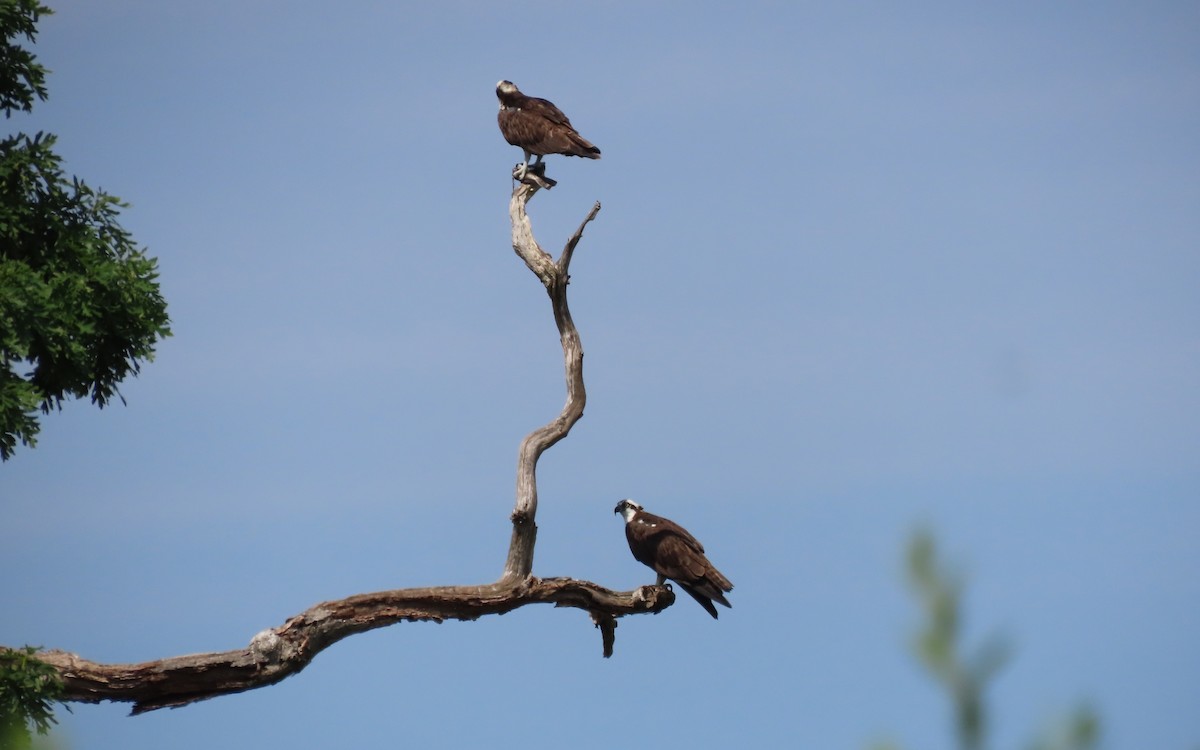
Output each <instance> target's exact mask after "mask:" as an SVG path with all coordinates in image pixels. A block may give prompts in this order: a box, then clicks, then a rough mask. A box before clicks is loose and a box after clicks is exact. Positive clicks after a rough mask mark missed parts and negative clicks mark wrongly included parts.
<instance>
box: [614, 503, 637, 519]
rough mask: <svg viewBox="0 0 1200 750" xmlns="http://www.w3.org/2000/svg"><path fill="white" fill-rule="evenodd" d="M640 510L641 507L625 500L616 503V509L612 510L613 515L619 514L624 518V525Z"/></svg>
mask: <svg viewBox="0 0 1200 750" xmlns="http://www.w3.org/2000/svg"><path fill="white" fill-rule="evenodd" d="M641 509H642V506H640V505H638V504H637V503H635V502H634V501H632V500H630V499H628V498H626V499H624V500H622V501H621V502H619V503H617V507H615V508H613V513H620V514H621V515H622V516H624V518H625V523H629V519H631V518H633V514H634V513H637V512H638V511H639V510H641Z"/></svg>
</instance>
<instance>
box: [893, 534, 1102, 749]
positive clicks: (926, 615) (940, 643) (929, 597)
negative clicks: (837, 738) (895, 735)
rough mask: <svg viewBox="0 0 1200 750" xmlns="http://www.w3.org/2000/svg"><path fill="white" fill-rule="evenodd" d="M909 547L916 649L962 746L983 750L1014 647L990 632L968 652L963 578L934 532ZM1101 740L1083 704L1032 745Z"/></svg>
mask: <svg viewBox="0 0 1200 750" xmlns="http://www.w3.org/2000/svg"><path fill="white" fill-rule="evenodd" d="M906 552H907V555H906V557H907V559H906V573H907V576H908V581H909V585H910V587H911V588H912V591H913V593H914V595H915V596H916V599H917V604H918V606H919V607H920V613H921V618H922V620H921V624H920V625H919V627H918V628H917V632H916V633H915V634H914V635H913V652H914V654H915V655H916V657H917V659H918V661H919V662H920V663H921V665H922V666H923V667H924V668H925V670H926V671H927V672H928V673H929V675H930V676H931V677H933V679H934V681H936V682H937V683H938V685H939V686H940V687H941V688H942V689H943V690H944V691H945V693H946V696H947V697H948V698H949V699H950V704H951V706H952V707H953V711H954V734H955V739H956V740H957V746H958V748H959V750H983V749H984V748H986V747H987V737H988V723H987V717H988V712H987V703H986V700H985V698H986V693H987V687H988V684H989V683H990V682H991V681H992V679H993V678H994V677H995V676H996V675H997V674H998V673H999V672H1000V670H1001V668H1003V667H1004V665H1005V664H1006V663H1007V662H1008V660H1009V656H1010V649H1009V647H1008V645H1007V644H1006V643H1005V642H1004V640H1003V639H1001V638H1000V637H998V636H992V637H990V638H988V639H987V640H985V641H984V642H983V643H982V644H981V645H979V646H978V647H977V648H976V649H975V650H974V651H971V652H969V653H968V652H966V651H965V647H964V646H963V643H962V597H963V588H964V585H963V581H962V579H961V577H960V576H959V575H957V573H956V572H955V571H954V570H952V569H951V568H950V567H949V566H947V565H946V564H945V563H944V562H942V561H941V560H940V559H939V558H938V549H937V540H936V539H935V538H934V536H933V534H932V532H930V531H928V530H920V531H917V532H915V533H914V534H913V535H912V538H911V539H910V540H909V543H908V549H907V551H906ZM1099 739H1100V719H1099V716H1098V715H1097V714H1096V713H1094V712H1093V711H1092V710H1091V709H1090V708H1087V707H1082V708H1078V709H1076V710H1075V712H1074V713H1072V714H1071V715H1070V716H1068V717H1067V718H1066V719H1064V720H1062V721H1060V722H1058V723H1057V724H1055V725H1054V726H1052V727H1050V728H1049V729H1047V730H1045V731H1043V732H1042V733H1041V734H1039V735H1038V736H1037V737H1036V738H1035V739H1034V741H1033V742H1031V743H1030V744H1029V748H1030V750H1091V748H1094V747H1095V746H1096V745H1097V743H1098V742H1099ZM873 747H874V749H875V750H900V746H899V745H897V744H895V743H892V742H886V743H876V744H875V745H874V746H873Z"/></svg>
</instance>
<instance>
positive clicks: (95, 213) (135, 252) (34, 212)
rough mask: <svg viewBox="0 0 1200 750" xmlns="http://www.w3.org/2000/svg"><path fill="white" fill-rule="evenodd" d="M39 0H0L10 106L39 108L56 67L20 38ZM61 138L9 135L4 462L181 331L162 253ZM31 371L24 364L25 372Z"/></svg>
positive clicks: (1, 265)
mask: <svg viewBox="0 0 1200 750" xmlns="http://www.w3.org/2000/svg"><path fill="white" fill-rule="evenodd" d="M48 12H49V10H48V9H47V8H44V7H42V6H40V5H38V4H37V3H36V2H31V1H30V0H0V33H2V36H3V39H4V44H3V46H2V47H0V108H3V109H4V110H5V114H6V115H10V116H11V114H12V111H13V110H15V109H20V110H24V111H29V110H30V109H31V108H32V105H33V100H34V98H35V97H36V98H39V99H44V98H45V96H46V93H45V87H44V85H43V80H44V77H45V70H44V68H42V66H41V65H39V64H37V62H36V61H35V58H34V57H33V55H31V54H30V53H28V52H27V51H25V50H23V49H21V48H20V47H19V46H16V45H14V44H13V43H12V40H13V39H14V38H16V37H18V36H24V37H25V38H26V39H28V40H30V41H32V40H33V39H34V36H35V28H34V25H35V23H36V21H37V19H38V17H39V14H42V13H48ZM54 143H55V138H54V136H53V135H48V134H43V133H38V134H36V135H34V136H33V137H29V136H27V135H22V134H18V135H14V136H9V137H7V138H5V139H4V140H3V141H0V358H2V359H3V362H2V366H0V459H5V460H6V459H8V458H9V457H11V456H12V454H13V451H14V449H15V447H16V444H17V441H18V440H19V441H20V442H21V443H23V444H25V445H29V446H32V445H34V444H35V443H36V435H37V432H38V427H39V425H38V421H37V418H36V412H37V410H38V409H40V410H41V411H42V412H49V411H50V410H51V409H53V408H58V409H61V408H62V404H63V401H64V400H65V399H68V398H83V397H85V396H86V397H90V398H91V400H92V402H93V403H95V404H97V405H98V406H100V407H103V406H105V405H106V404H107V403H108V402H109V401H110V400H111V399H112V398H113V397H114V396H116V397H118V398H119V397H120V392H119V391H118V390H117V385H118V383H120V382H121V381H122V380H124V379H125V378H126V377H128V376H129V375H136V374H137V373H138V372H139V371H140V363H141V361H143V360H146V361H149V360H152V359H153V358H154V345H155V344H156V342H157V341H158V340H159V339H160V338H163V337H165V336H169V335H170V333H171V332H170V328H169V327H168V324H169V322H170V321H169V320H168V318H167V313H166V302H165V301H164V300H163V298H162V295H161V294H160V292H159V286H158V282H157V278H158V272H157V268H156V266H157V261H156V260H155V259H154V258H150V257H147V256H146V254H145V253H144V252H143V251H142V250H140V249H138V247H137V246H136V245H135V244H134V242H133V239H132V237H131V236H130V235H129V233H128V232H126V231H125V230H124V229H123V228H122V227H121V226H120V224H119V223H118V222H117V216H118V213H119V210H120V209H121V208H124V207H125V204H124V203H122V202H121V201H120V199H118V198H117V197H115V196H112V195H109V194H107V193H105V192H103V191H99V190H93V189H92V188H91V187H89V186H88V185H87V184H86V183H84V182H83V181H82V180H80V179H79V178H77V177H71V178H68V177H67V176H66V175H65V174H64V173H63V170H62V166H61V164H62V161H61V159H60V158H59V157H58V156H57V155H56V154H55V153H54V151H53V150H52V147H53V146H54ZM22 371H23V372H22Z"/></svg>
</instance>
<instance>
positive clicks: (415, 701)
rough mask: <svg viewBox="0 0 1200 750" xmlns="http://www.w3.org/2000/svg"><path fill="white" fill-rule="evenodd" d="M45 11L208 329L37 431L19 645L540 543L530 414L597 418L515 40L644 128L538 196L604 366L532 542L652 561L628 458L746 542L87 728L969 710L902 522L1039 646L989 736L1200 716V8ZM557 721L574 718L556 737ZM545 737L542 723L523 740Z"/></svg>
mask: <svg viewBox="0 0 1200 750" xmlns="http://www.w3.org/2000/svg"><path fill="white" fill-rule="evenodd" d="M57 11H58V12H57V14H56V15H55V16H53V17H51V18H48V19H46V20H45V21H44V22H43V23H42V25H41V36H40V39H39V44H38V46H37V52H38V54H39V55H40V58H41V60H42V61H43V62H44V63H45V64H46V65H47V66H48V67H49V68H51V69H52V70H53V74H52V76H51V78H50V80H49V86H50V93H51V99H50V101H49V102H47V103H45V104H43V105H41V106H40V107H39V108H38V109H37V111H36V113H35V114H34V115H33V116H29V117H15V118H14V119H12V120H10V121H8V122H7V123H6V125H7V126H8V127H9V128H10V130H17V129H20V130H24V131H27V132H29V131H35V130H38V129H43V130H48V131H51V132H55V133H57V134H58V135H59V136H60V141H59V146H58V149H59V153H60V154H62V155H63V157H64V158H65V160H66V164H67V167H68V169H69V170H70V172H72V173H74V174H78V175H80V176H82V177H84V178H85V179H86V180H87V181H88V182H90V183H91V184H92V185H94V186H99V187H102V188H104V189H106V190H109V191H110V192H113V193H115V194H117V195H119V196H121V197H122V198H124V199H126V200H128V201H130V202H131V204H132V206H131V207H130V208H129V209H127V210H126V212H125V213H124V224H125V226H126V227H127V228H128V229H130V230H131V231H132V232H133V233H134V235H135V237H136V238H137V239H138V241H139V242H141V243H143V244H144V245H146V246H147V247H148V248H149V250H150V252H151V254H153V255H155V256H157V257H158V258H159V261H160V266H161V271H162V286H163V291H164V293H165V295H166V296H167V299H168V301H169V303H170V313H171V316H172V319H173V328H174V331H175V336H174V337H173V338H171V339H169V340H168V341H166V342H164V343H163V344H162V346H161V347H160V350H159V356H158V358H157V359H156V361H155V362H153V363H152V364H150V365H148V366H147V367H146V368H145V369H144V371H143V374H142V376H141V377H140V378H138V379H136V380H134V381H131V382H129V383H127V384H126V385H125V386H124V387H123V388H122V392H123V393H124V395H125V397H126V398H127V400H128V406H127V407H120V406H117V407H114V408H108V409H105V410H103V411H98V410H96V409H94V408H92V407H90V406H88V405H87V404H83V403H79V404H70V405H69V406H68V408H67V409H66V411H64V412H63V413H61V414H56V415H52V416H50V417H48V418H46V419H45V420H44V427H43V432H42V435H41V440H40V444H39V446H38V448H37V449H36V450H32V451H30V450H24V451H21V452H20V453H19V455H18V457H17V458H16V459H14V460H12V461H9V462H8V463H7V464H5V465H4V466H3V467H0V518H2V519H3V520H2V523H0V590H2V591H3V592H4V601H5V604H4V610H5V612H4V615H3V617H0V643H5V644H10V645H18V644H21V643H34V644H41V645H45V646H48V647H57V648H63V649H67V650H71V651H75V652H77V653H80V654H82V655H84V656H86V657H88V658H92V659H96V660H101V661H112V662H126V661H143V660H149V659H155V658H160V657H165V656H172V655H178V654H183V653H193V652H198V651H214V650H224V649H229V648H237V647H240V646H242V645H244V644H246V643H247V642H248V641H249V639H250V637H251V636H252V635H253V634H254V633H256V632H257V631H259V630H261V629H263V628H265V627H269V626H274V625H278V624H280V623H282V622H283V621H284V620H285V619H286V618H287V617H288V616H290V615H292V614H295V613H297V612H299V611H301V610H303V609H305V608H307V607H308V606H310V605H312V604H314V603H317V602H319V601H322V600H326V599H332V598H340V597H343V596H348V595H351V594H355V593H362V592H366V591H373V590H380V589H390V588H399V587H405V586H421V585H434V584H457V583H464V584H465V583H483V582H488V581H491V580H493V579H495V578H496V576H497V575H498V574H499V572H500V569H501V567H502V565H503V561H504V554H505V548H506V545H507V542H508V520H507V516H508V513H509V511H510V510H511V507H512V502H513V482H514V467H515V459H516V449H517V444H518V442H519V440H520V439H521V437H522V436H523V435H525V434H526V433H527V432H528V431H529V430H531V429H533V428H534V427H536V426H538V425H540V424H542V423H544V422H545V421H547V420H549V419H550V418H552V417H553V416H554V415H555V414H557V412H558V409H559V408H560V407H561V404H562V400H563V390H562V372H561V354H560V351H559V348H558V341H557V336H556V334H555V331H554V328H553V320H552V317H551V315H550V309H549V305H548V304H547V301H546V299H545V296H544V294H543V292H542V291H541V289H540V286H539V285H538V283H537V281H536V280H535V279H534V277H533V276H532V274H530V273H529V272H528V270H527V269H525V267H524V266H523V264H522V263H521V262H520V261H519V259H517V258H516V257H515V256H514V255H513V253H512V251H511V246H510V243H509V227H508V218H507V201H508V196H509V189H510V181H509V170H510V169H511V167H512V165H513V164H514V163H515V162H516V161H518V160H519V158H520V153H519V152H518V151H517V150H516V149H514V148H512V147H510V146H508V144H506V143H504V141H503V139H502V138H501V136H500V134H499V132H498V130H497V128H496V125H495V108H496V103H495V97H494V94H493V87H494V85H495V82H496V81H497V80H499V79H501V78H507V79H510V80H513V81H515V82H516V83H517V84H518V85H520V86H521V87H522V88H523V89H524V90H525V91H526V92H527V93H531V94H533V95H538V96H545V97H548V98H550V99H552V100H553V101H555V102H556V103H557V104H559V105H560V106H561V107H562V108H563V109H564V110H565V111H566V112H567V113H568V114H569V115H570V116H571V118H572V121H573V122H574V123H575V124H576V125H577V126H578V128H579V130H580V131H581V132H582V133H583V134H584V135H585V136H586V137H587V138H589V139H590V140H592V141H593V142H595V143H596V144H597V145H598V146H599V147H600V148H601V149H602V150H603V153H604V157H603V159H602V160H601V161H598V162H593V161H584V160H578V159H571V160H567V159H565V158H554V157H551V158H550V159H549V173H550V174H551V175H552V176H553V177H555V178H556V179H558V180H559V183H560V184H559V186H558V187H557V188H555V189H554V190H553V191H552V192H550V193H543V194H539V195H538V196H537V197H536V198H535V200H534V201H533V203H532V204H531V215H532V217H533V221H534V228H535V231H536V233H537V236H538V238H539V239H540V240H541V242H542V244H543V245H544V246H545V247H546V248H547V249H550V250H552V251H554V252H556V253H557V251H558V250H559V249H560V248H561V246H562V244H563V242H565V240H566V239H567V237H568V235H569V234H570V232H571V231H572V230H573V229H574V228H575V226H576V225H577V224H578V223H579V221H580V220H581V219H582V218H583V216H584V214H585V213H586V212H587V210H588V208H589V207H590V206H591V204H592V202H593V201H595V200H600V201H601V202H602V204H603V210H602V211H601V212H600V215H599V217H598V218H597V220H596V221H595V222H594V223H593V224H592V225H591V226H590V227H589V229H588V231H587V234H586V235H585V237H584V240H583V242H582V243H581V245H580V248H579V251H578V253H577V255H576V259H575V261H574V263H573V265H572V286H571V295H572V296H571V303H572V310H573V312H574V314H575V318H576V322H577V324H578V325H579V328H580V331H581V334H582V336H583V345H584V349H585V351H586V353H587V359H586V372H585V376H586V379H587V385H588V389H589V403H588V409H587V412H586V414H585V416H584V418H583V420H582V421H581V422H580V423H579V424H578V425H577V426H576V428H575V430H574V431H573V432H572V434H571V435H570V437H569V438H568V439H567V440H566V441H564V442H562V443H560V444H559V445H557V446H555V447H554V448H553V449H552V450H551V451H550V452H549V453H547V454H546V455H545V456H544V457H543V460H542V463H541V470H540V473H539V479H540V493H541V500H542V502H541V506H540V508H539V516H538V522H539V526H540V533H539V538H538V548H537V559H536V562H535V566H534V568H535V574H537V575H543V576H552V575H570V576H574V577H580V578H587V579H590V580H594V581H596V582H598V583H601V584H604V585H608V586H611V587H614V588H631V587H633V586H635V585H639V584H642V583H646V582H648V581H649V580H651V578H652V574H651V573H650V571H648V570H646V569H645V568H643V567H642V566H640V565H639V564H638V563H636V562H635V561H634V560H633V559H632V558H631V557H630V555H629V552H628V549H627V547H626V545H625V541H624V538H623V535H622V533H621V526H620V522H619V519H618V518H617V517H615V516H613V515H612V508H613V505H614V504H615V502H616V500H617V499H619V498H622V497H634V498H636V499H638V500H639V501H641V502H642V503H643V504H644V505H645V506H646V507H647V508H648V509H650V510H653V511H655V512H659V513H661V514H663V515H666V516H669V517H671V518H674V519H675V520H677V521H680V522H682V523H683V524H684V525H686V526H688V527H689V528H690V529H691V530H692V531H693V532H694V533H695V534H696V535H697V536H699V537H700V538H701V539H702V540H703V541H704V542H705V544H706V546H707V547H708V549H709V552H710V553H711V557H712V559H713V560H714V561H715V562H716V564H717V565H718V566H719V567H721V568H722V570H723V571H724V572H725V573H726V574H727V575H728V576H729V577H730V578H731V579H732V580H733V581H734V583H735V584H736V586H737V587H736V589H735V590H734V592H733V594H732V596H731V600H732V602H733V605H734V609H733V610H731V611H729V612H723V613H722V618H721V620H720V621H719V622H713V621H712V620H711V619H710V618H709V617H708V616H707V615H705V614H704V612H703V611H701V610H700V609H699V608H698V607H696V606H695V605H694V604H693V603H691V602H690V601H680V602H679V603H678V605H677V606H675V607H672V608H671V609H669V610H668V611H666V612H665V613H663V614H661V615H659V616H657V617H641V618H627V619H625V620H623V621H622V622H621V627H620V628H619V630H618V633H617V635H618V638H617V644H616V655H615V656H614V657H613V658H612V659H610V660H603V659H601V658H600V656H599V650H600V643H599V637H598V635H597V634H596V633H595V631H593V629H592V628H591V625H590V623H589V622H588V621H587V618H586V616H585V615H583V614H582V613H580V612H578V611H574V610H554V609H551V608H533V607H527V608H524V609H521V610H519V611H517V612H515V613H512V614H509V615H507V616H504V617H493V618H487V619H484V620H482V621H479V622H474V623H448V624H444V625H441V626H435V625H429V624H406V625H401V626H396V627H392V628H388V629H385V630H381V631H376V632H373V633H369V634H366V635H362V636H357V637H355V638H352V639H350V640H348V641H344V642H342V643H339V644H338V645H336V646H335V647H333V648H332V649H330V650H328V651H326V652H324V653H323V654H322V655H321V656H319V657H318V658H317V660H316V661H315V662H314V663H313V664H312V665H311V666H310V667H309V668H308V669H306V670H305V671H304V672H303V673H301V674H300V675H298V676H296V677H293V678H291V679H289V680H287V681H285V682H284V683H282V684H280V685H277V686H274V687H271V688H266V689H263V690H258V691H254V692H251V693H247V694H243V695H239V696H233V697H226V698H221V699H217V700H214V701H208V702H205V703H202V704H198V705H195V706H191V707H187V708H184V709H180V710H176V711H169V712H157V713H154V714H151V715H147V716H141V717H136V718H128V717H127V716H126V713H127V707H126V706H124V705H113V704H109V705H101V706H84V705H79V706H75V707H74V713H72V714H66V713H64V714H62V715H61V717H60V718H61V722H62V723H61V731H60V735H59V736H60V737H61V738H62V739H63V740H64V741H65V742H67V743H69V745H70V746H71V747H73V748H84V749H86V748H110V747H122V748H133V749H137V748H161V747H172V748H177V749H186V748H211V747H245V748H259V747H278V746H284V745H290V746H296V747H321V746H347V745H351V746H364V747H373V746H380V745H382V744H384V743H387V744H395V743H396V742H398V741H399V742H402V743H404V744H406V745H410V746H446V747H449V746H460V745H465V744H468V743H472V744H480V743H487V744H489V745H493V746H502V747H503V746H516V745H518V744H519V745H521V746H524V747H535V748H541V747H546V748H550V747H555V748H557V747H562V746H563V745H564V743H567V742H568V740H569V744H571V745H573V746H577V747H581V748H590V747H610V746H612V745H613V744H614V743H621V744H625V745H630V746H635V747H636V746H654V745H661V744H662V743H667V744H668V745H682V744H683V743H684V742H687V743H690V744H694V745H698V746H701V747H708V746H730V745H734V746H741V747H763V746H792V747H813V748H835V747H843V748H855V747H862V746H864V745H865V744H866V743H867V742H869V741H872V740H876V739H880V738H893V739H895V740H897V741H899V742H900V743H902V744H903V745H904V746H905V747H908V748H928V749H930V750H934V749H936V748H948V747H950V746H951V740H950V733H949V722H948V713H947V710H946V707H945V705H944V702H943V701H942V699H941V698H940V697H939V695H938V693H937V691H936V689H935V688H934V687H933V685H932V683H930V682H929V680H928V679H927V678H926V677H925V676H924V675H922V674H921V673H920V671H919V669H918V668H917V666H916V664H915V662H914V660H913V658H912V657H911V655H910V654H909V652H908V650H907V645H906V644H907V641H908V638H909V637H910V635H911V633H912V631H913V629H914V627H915V625H916V612H915V609H914V606H913V604H912V603H911V601H910V599H909V596H908V594H907V592H906V590H905V586H904V580H903V576H902V568H901V559H902V550H903V546H904V543H905V540H906V539H907V538H908V536H909V534H910V533H911V532H912V530H913V529H915V528H917V527H918V526H920V525H922V524H924V525H927V526H929V527H930V528H932V529H934V530H935V531H936V532H937V534H938V535H939V538H940V540H941V542H942V547H943V549H944V550H945V551H946V553H947V555H948V556H949V558H950V559H951V560H952V561H954V562H955V563H956V564H957V565H958V566H959V567H960V569H961V570H962V571H963V572H964V574H965V575H966V577H967V580H968V581H969V593H968V600H967V607H968V620H967V628H968V638H969V642H972V643H975V642H979V641H980V640H982V639H983V638H985V637H986V636H987V635H989V634H990V633H993V632H996V633H1000V634H1002V635H1003V636H1004V637H1006V638H1008V639H1009V642H1010V643H1011V644H1012V646H1013V648H1014V651H1015V659H1014V661H1013V662H1012V663H1011V664H1010V666H1009V667H1008V668H1007V669H1005V671H1004V672H1003V673H1002V674H1001V676H1000V677H999V678H998V680H997V681H996V683H995V685H994V689H993V690H992V692H991V693H990V698H991V705H992V707H993V710H994V722H995V733H994V735H993V740H994V741H993V742H992V747H995V748H1014V747H1021V746H1023V744H1024V743H1025V742H1026V741H1027V740H1028V739H1029V738H1030V737H1031V736H1032V735H1033V734H1034V732H1035V730H1036V729H1037V728H1038V727H1040V726H1042V725H1043V724H1044V723H1046V722H1048V721H1051V720H1052V719H1053V718H1054V717H1055V716H1056V715H1059V714H1061V713H1062V712H1065V711H1068V710H1070V709H1071V708H1072V707H1074V706H1075V705H1077V704H1079V703H1080V702H1085V701H1086V702H1087V703H1089V704H1090V705H1091V706H1093V707H1094V708H1095V709H1096V710H1097V711H1098V712H1099V713H1100V714H1101V715H1102V717H1103V721H1104V727H1105V730H1104V731H1105V737H1106V741H1105V747H1108V748H1124V747H1161V748H1184V747H1194V746H1195V745H1196V743H1197V742H1200V718H1198V717H1197V715H1196V712H1195V699H1196V697H1197V696H1198V695H1200V677H1198V675H1200V645H1197V644H1198V643H1200V641H1197V639H1196V637H1195V634H1196V633H1197V632H1200V576H1197V575H1196V572H1197V570H1198V569H1200V544H1198V543H1197V542H1196V530H1197V529H1198V528H1200V465H1198V462H1197V456H1198V455H1200V388H1197V384H1198V383H1200V327H1198V323H1200V295H1198V294H1197V293H1196V290H1197V288H1198V286H1200V284H1198V282H1200V252H1197V250H1198V249H1200V140H1198V139H1197V138H1196V133H1198V132H1200V44H1198V42H1200V39H1198V38H1197V30H1198V29H1200V10H1197V8H1196V6H1194V5H1193V4H1189V3H1138V4H1132V3H1130V4H1113V3H1093V4H1086V5H1085V4H1064V5H1059V6H1056V7H1053V8H1048V7H1046V5H1045V4H1042V3H1010V4H1005V5H1003V6H994V7H982V6H970V5H966V6H964V5H960V4H940V3H934V4H925V5H922V6H919V7H917V6H905V7H901V6H899V5H893V4H884V3H853V4H838V5H836V6H834V5H831V4H830V5H826V4H801V3H771V4H759V5H753V6H751V7H748V8H742V9H737V10H734V9H732V8H727V7H723V6H718V5H716V4H711V5H704V4H699V5H698V4H686V5H685V4H668V3H664V4H654V5H649V4H636V5H635V4H622V3H612V4H602V5H599V6H598V7H583V6H575V5H567V6H564V5H563V4H561V3H559V4H551V3H515V4H514V3H504V4H498V5H489V6H485V5H483V4H474V3H438V4H421V5H408V4H388V3H372V2H348V3H340V4H330V3H310V2H289V3H283V2H252V3H245V2H237V3H235V2H224V1H217V2H210V3H201V4H175V3H158V2H145V1H142V2H135V1H133V0H128V1H121V0H113V1H111V2H105V3H82V2H70V3H63V4H60V5H59V6H58V7H57ZM547 727H553V728H552V729H547ZM497 738H500V739H497Z"/></svg>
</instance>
